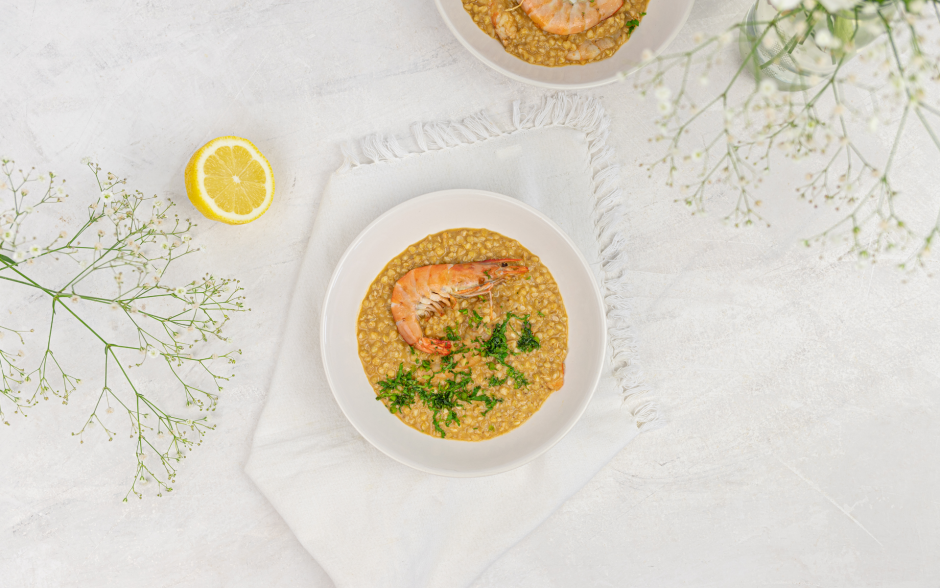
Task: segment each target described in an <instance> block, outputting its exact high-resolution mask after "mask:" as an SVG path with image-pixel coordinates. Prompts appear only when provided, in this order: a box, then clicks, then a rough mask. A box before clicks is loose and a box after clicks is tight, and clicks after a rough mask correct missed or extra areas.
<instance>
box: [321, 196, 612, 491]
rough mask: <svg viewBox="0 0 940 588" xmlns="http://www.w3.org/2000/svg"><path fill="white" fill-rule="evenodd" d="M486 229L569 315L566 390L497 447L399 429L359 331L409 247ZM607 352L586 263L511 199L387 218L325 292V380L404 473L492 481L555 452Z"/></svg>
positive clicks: (449, 201) (356, 247)
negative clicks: (367, 364)
mask: <svg viewBox="0 0 940 588" xmlns="http://www.w3.org/2000/svg"><path fill="white" fill-rule="evenodd" d="M464 227H467V228H486V229H489V230H491V231H496V232H497V233H501V234H503V235H505V236H507V237H512V238H513V239H516V240H517V241H519V242H520V243H522V245H523V246H525V247H526V248H527V249H528V250H529V251H531V252H532V253H534V254H535V255H538V256H539V257H540V258H541V260H542V262H543V263H544V264H545V265H546V266H547V267H548V269H549V270H550V271H551V272H552V275H553V276H554V278H555V281H556V282H557V283H558V287H559V288H560V290H561V295H562V298H563V299H564V302H565V308H566V310H567V312H568V357H567V360H566V362H565V367H566V371H565V385H564V386H563V387H562V388H561V390H558V391H557V392H555V393H554V394H552V395H551V396H550V397H549V399H548V400H547V401H546V402H545V404H544V405H543V406H542V408H541V410H539V411H538V412H536V413H535V414H534V415H533V416H532V417H531V418H530V419H529V420H528V421H526V422H525V423H523V424H522V425H520V426H519V427H518V428H516V429H514V430H512V431H510V432H509V433H506V434H505V435H501V436H499V437H496V438H494V439H490V440H487V441H478V442H466V441H455V440H450V439H440V438H436V437H431V436H430V435H425V434H424V433H420V432H418V431H416V430H414V429H412V428H411V427H409V426H407V425H405V424H404V423H402V422H401V421H399V420H398V417H396V416H395V415H393V414H391V413H390V412H389V411H388V409H387V408H385V405H384V404H382V403H381V402H379V401H378V400H376V399H375V391H374V390H373V389H372V386H371V385H370V384H369V380H368V379H367V378H366V375H365V372H364V371H363V369H362V364H361V363H360V362H359V352H358V345H357V341H356V321H357V319H358V317H359V308H360V305H361V303H362V299H363V297H365V294H366V291H367V290H368V288H369V285H370V284H371V283H372V280H374V279H375V276H377V275H378V273H379V272H380V271H382V269H383V268H384V267H385V265H386V264H387V263H388V262H389V261H391V259H392V258H393V257H395V256H396V255H398V254H399V253H400V252H402V251H404V249H405V248H406V247H408V246H409V245H411V244H412V243H414V242H416V241H419V240H421V239H423V238H424V237H426V236H427V235H430V234H433V233H437V232H440V231H444V230H447V229H456V228H464ZM606 348H607V330H606V328H605V318H604V301H603V299H602V298H601V293H600V290H599V289H598V286H597V282H596V281H595V279H594V274H593V272H592V271H591V269H590V267H588V264H587V261H586V260H585V259H584V257H583V256H582V255H581V253H580V252H579V251H578V249H577V248H576V247H575V245H574V243H573V242H572V241H571V239H569V238H568V236H567V235H565V234H564V233H563V232H562V231H561V229H560V228H558V226H557V225H556V224H555V223H553V222H552V221H551V220H549V219H548V217H546V216H545V215H543V214H542V213H540V212H538V211H537V210H535V209H534V208H532V207H530V206H528V205H526V204H523V203H521V202H519V201H518V200H515V199H513V198H509V197H507V196H501V195H499V194H494V193H492V192H484V191H481V190H446V191H443V192H434V193H432V194H426V195H424V196H419V197H417V198H414V199H412V200H408V201H407V202H404V203H402V204H400V205H398V206H396V207H395V208H393V209H391V210H389V211H388V212H386V213H385V214H383V215H382V216H380V217H379V218H377V219H376V220H375V221H374V222H373V223H372V224H370V225H369V226H368V227H366V229H365V230H364V231H362V233H361V234H360V235H359V236H358V237H356V239H355V240H354V241H353V242H352V244H351V245H350V246H349V248H348V249H347V250H346V252H345V253H344V254H343V257H342V258H341V259H340V261H339V264H338V265H337V266H336V270H335V271H334V272H333V277H332V279H331V280H330V284H329V287H328V289H327V294H326V299H325V300H324V302H323V315H322V317H321V319H320V349H321V350H322V356H323V366H324V368H325V369H326V377H327V380H328V381H329V383H330V388H331V389H332V390H333V395H334V396H335V397H336V402H337V403H338V404H339V406H340V408H341V409H342V411H343V413H344V414H345V415H346V417H347V418H348V419H349V422H351V423H352V425H353V426H354V427H355V428H356V430H358V431H359V433H361V434H362V436H363V437H365V438H366V439H367V440H368V441H369V442H370V443H372V444H373V445H375V447H376V448H378V449H379V450H380V451H382V452H383V453H385V454H386V455H388V456H389V457H391V458H393V459H396V460H398V461H400V462H401V463H403V464H405V465H409V466H411V467H413V468H416V469H419V470H422V471H425V472H429V473H432V474H441V475H446V476H459V477H471V476H488V475H491V474H498V473H500V472H505V471H507V470H511V469H513V468H516V467H519V466H521V465H523V464H524V463H526V462H528V461H530V460H532V459H535V458H536V457H538V456H539V455H541V454H542V453H544V452H545V451H547V450H548V449H549V448H550V447H551V446H552V445H554V444H555V443H557V442H558V441H559V440H560V439H561V438H562V437H564V436H565V434H566V433H567V432H568V431H569V430H571V427H573V426H574V424H575V423H576V422H577V420H578V418H580V417H581V414H582V413H583V412H584V409H585V408H587V405H588V403H589V402H590V400H591V396H593V394H594V389H595V388H596V387H597V382H598V380H599V379H600V375H601V369H602V366H603V363H604V355H605V350H606Z"/></svg>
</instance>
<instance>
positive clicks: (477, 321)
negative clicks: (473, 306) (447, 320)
mask: <svg viewBox="0 0 940 588" xmlns="http://www.w3.org/2000/svg"><path fill="white" fill-rule="evenodd" d="M460 314H465V315H467V323H469V325H470V328H472V329H473V328H476V327H479V326H480V325H482V324H483V317H482V316H480V313H479V312H477V311H476V310H474V311H473V314H470V311H469V310H467V309H466V308H461V309H460Z"/></svg>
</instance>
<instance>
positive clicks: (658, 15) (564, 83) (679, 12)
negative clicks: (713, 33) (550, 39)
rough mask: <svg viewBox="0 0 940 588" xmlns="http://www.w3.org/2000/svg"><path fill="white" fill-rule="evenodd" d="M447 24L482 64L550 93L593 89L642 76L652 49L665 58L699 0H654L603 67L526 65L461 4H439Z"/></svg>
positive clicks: (443, 0) (445, 0) (441, 0)
mask: <svg viewBox="0 0 940 588" xmlns="http://www.w3.org/2000/svg"><path fill="white" fill-rule="evenodd" d="M434 1H435V2H436V3H437V9H438V10H439V11H440V13H441V16H442V17H443V18H444V22H446V23H447V26H448V27H449V28H450V30H451V31H452V32H453V33H454V35H455V36H456V37H457V39H458V40H459V41H460V42H461V43H463V46H464V47H466V48H467V49H469V50H470V53H473V54H474V55H476V56H477V57H478V58H479V59H480V61H482V62H483V63H485V64H486V65H488V66H490V67H492V68H493V69H495V70H496V71H498V72H500V73H502V74H504V75H506V76H509V77H510V78H512V79H514V80H518V81H520V82H525V83H528V84H533V85H535V86H543V87H546V88H558V89H570V88H592V87H594V86H602V85H604V84H609V83H611V82H616V81H617V80H619V79H622V78H623V76H625V75H629V74H631V73H633V72H634V71H636V69H637V68H638V67H639V66H640V63H641V62H642V58H641V54H642V53H643V50H644V49H649V50H650V51H652V52H653V54H654V55H659V53H660V52H662V51H663V49H665V48H666V46H668V45H669V43H671V42H672V40H673V39H674V38H675V37H676V35H677V34H679V29H681V28H682V25H684V24H685V21H686V19H687V18H689V13H690V12H691V11H692V4H693V2H694V0H650V3H649V6H647V8H646V16H644V17H643V20H642V21H640V26H638V27H637V28H636V30H635V31H633V36H632V37H631V38H630V40H629V41H627V42H626V43H625V44H624V46H623V47H621V48H620V50H618V51H617V52H616V53H614V55H613V56H611V57H610V58H609V59H605V60H603V61H598V62H597V63H589V64H587V65H569V66H566V67H542V66H539V65H532V64H530V63H526V62H525V61H522V60H521V59H519V58H518V57H515V56H513V55H511V54H509V53H506V51H505V50H504V49H503V46H502V44H501V43H500V42H499V41H497V40H496V39H494V38H492V37H490V36H489V35H487V34H486V33H484V32H483V31H481V30H480V28H479V27H478V26H477V25H476V23H474V22H473V19H472V18H470V15H469V14H467V11H466V10H464V8H463V3H462V2H461V1H460V0H434Z"/></svg>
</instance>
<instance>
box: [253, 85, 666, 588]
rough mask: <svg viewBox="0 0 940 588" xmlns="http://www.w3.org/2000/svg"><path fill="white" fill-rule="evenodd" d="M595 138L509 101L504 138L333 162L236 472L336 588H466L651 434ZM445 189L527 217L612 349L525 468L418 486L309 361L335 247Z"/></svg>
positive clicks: (579, 104) (600, 120) (575, 105)
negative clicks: (576, 285)
mask: <svg viewBox="0 0 940 588" xmlns="http://www.w3.org/2000/svg"><path fill="white" fill-rule="evenodd" d="M607 128H608V121H607V117H606V114H605V113H604V111H603V109H602V108H601V106H600V104H599V103H598V102H597V101H596V100H595V99H592V98H584V97H577V96H565V95H562V96H555V97H550V98H547V99H545V100H544V101H543V102H542V103H541V104H540V105H538V106H537V107H535V108H532V109H531V110H529V111H528V112H524V111H523V109H522V108H520V106H519V104H518V103H516V104H515V105H514V108H513V116H512V121H511V127H510V131H508V132H504V131H503V130H501V129H500V128H499V127H498V126H497V125H495V124H494V123H492V122H490V120H489V119H488V118H487V117H486V116H484V115H482V114H478V115H476V116H473V117H470V118H468V119H466V120H464V121H461V122H455V123H432V124H416V125H414V126H413V127H412V130H413V133H414V142H415V144H416V146H417V148H418V153H410V152H409V151H408V150H406V149H405V148H403V147H402V146H401V143H399V142H398V141H397V140H396V139H395V138H383V137H371V138H369V139H366V140H365V141H363V143H362V146H361V148H362V152H363V153H364V154H365V156H366V157H367V158H368V159H370V160H371V163H365V164H361V163H359V161H358V158H357V157H356V156H355V155H354V153H353V149H352V148H350V147H347V148H345V149H344V153H345V154H346V156H347V157H346V163H345V164H344V166H343V168H341V169H340V170H339V171H338V172H337V173H336V174H334V175H333V177H332V178H331V180H330V182H329V184H328V186H327V187H326V191H325V193H324V195H323V198H322V202H321V204H320V208H319V211H318V212H317V217H316V221H315V223H314V228H313V234H312V236H311V238H310V243H309V245H308V247H307V252H306V255H305V257H304V260H303V263H302V266H301V269H300V276H299V278H298V281H297V285H296V287H295V290H294V294H293V300H292V301H291V306H290V315H289V320H288V324H287V327H286V332H285V336H284V342H283V344H282V346H281V353H280V356H279V359H278V363H277V366H276V367H275V370H274V375H273V377H272V380H271V386H270V388H269V390H268V401H267V405H266V406H265V409H264V412H263V413H262V415H261V418H260V422H259V423H258V429H257V431H256V432H255V438H254V442H253V446H252V450H251V455H250V457H249V460H248V464H247V465H246V468H245V469H246V471H247V473H248V475H249V476H250V477H251V478H252V479H253V480H254V482H255V483H256V484H257V485H258V487H259V488H260V489H261V491H262V492H263V493H264V494H265V496H267V498H268V499H269V500H270V501H271V503H272V504H273V505H274V507H275V508H276V509H277V510H278V512H279V513H280V514H281V515H282V516H283V517H284V520H285V521H286V522H287V524H288V525H289V526H290V528H291V529H292V530H293V531H294V533H295V534H296V535H297V538H298V539H299V540H300V542H301V543H302V544H303V545H304V547H305V548H306V549H307V550H308V551H309V552H310V553H311V555H313V557H315V558H316V560H317V561H318V562H319V563H320V565H321V566H322V567H323V569H324V570H326V572H327V573H328V574H329V575H330V577H331V578H332V579H333V581H334V582H335V584H336V585H337V586H338V587H340V588H346V587H360V586H361V587H369V588H372V587H376V586H383V587H399V586H400V587H408V588H411V587H417V586H434V587H440V586H455V587H462V586H466V585H468V584H470V583H471V582H472V581H473V580H474V579H475V578H476V577H477V576H479V575H480V574H481V573H482V572H483V571H484V570H485V569H486V568H487V567H488V566H489V565H490V564H491V563H492V562H494V561H495V560H496V559H497V558H498V557H499V556H500V555H501V554H502V553H504V552H505V551H506V550H507V549H509V548H510V547H511V546H512V545H514V544H515V543H516V542H518V541H519V540H520V539H522V538H523V537H524V536H525V535H526V534H528V533H529V532H530V531H531V530H532V529H534V528H535V527H536V526H537V525H539V524H540V523H541V522H542V521H544V520H545V519H546V518H547V517H548V516H549V515H550V514H551V513H552V512H553V511H554V510H555V509H557V508H558V507H559V506H560V505H561V504H562V502H564V501H565V500H566V499H567V498H568V497H570V496H571V495H572V494H574V493H575V492H576V491H577V490H578V489H580V488H581V487H582V486H583V485H584V484H585V483H587V481H588V480H590V479H591V477H593V476H594V474H595V473H596V472H597V471H598V470H599V469H600V468H601V467H603V466H604V464H606V463H607V462H608V461H610V459H611V458H612V457H613V456H614V454H616V453H617V452H618V451H620V450H621V449H622V448H623V447H624V446H625V445H626V444H627V443H628V442H629V441H630V440H631V439H632V438H633V437H634V436H636V435H637V433H638V429H639V427H643V426H647V425H649V424H651V423H655V422H657V420H658V417H657V413H656V409H655V406H654V405H653V403H652V402H651V401H649V399H647V398H645V395H642V394H643V388H642V386H641V385H640V383H639V378H640V376H639V374H638V371H637V369H636V366H635V365H634V363H633V353H634V342H633V339H632V336H631V334H630V325H629V311H628V308H627V303H628V301H627V300H626V298H625V297H624V296H623V295H622V294H621V293H620V291H619V285H620V278H619V270H618V267H619V264H620V263H621V261H622V259H623V248H624V244H625V239H624V238H623V237H622V235H620V233H619V232H618V230H619V220H620V219H622V218H623V214H624V210H623V209H624V204H623V193H622V192H621V191H620V189H619V186H618V183H619V178H618V169H617V166H615V165H613V164H612V163H611V161H610V160H611V158H612V156H613V153H612V152H611V150H610V149H609V148H607V147H606V146H605V139H606V137H607V132H608V131H607ZM448 188H478V189H482V190H490V191H493V192H498V193H501V194H506V195H508V196H512V197H515V198H518V199H520V200H522V201H523V202H526V203H528V204H530V205H532V206H534V207H535V208H537V209H539V210H541V211H542V212H544V213H545V214H547V215H548V216H549V217H551V218H552V219H553V220H554V221H555V222H556V223H558V224H559V225H560V226H561V227H562V229H564V230H565V231H566V232H567V233H568V235H569V236H570V237H571V238H572V239H573V240H574V242H575V243H576V244H577V245H578V247H579V248H580V249H581V252H582V253H583V254H584V256H585V257H586V258H587V259H588V261H590V262H591V264H592V267H594V268H595V269H596V271H597V272H598V276H599V277H600V278H602V280H603V281H602V283H603V284H604V286H605V288H606V292H605V299H606V301H607V304H608V328H609V329H610V341H611V349H610V350H609V351H608V356H607V361H606V363H605V371H604V376H603V377H602V379H601V382H600V384H599V387H598V389H597V391H596V393H595V396H594V398H593V400H592V401H591V403H590V405H589V406H588V408H587V411H586V412H585V413H584V416H583V417H582V418H581V420H580V421H579V422H578V423H577V425H576V426H575V427H574V428H573V429H572V430H571V432H570V433H568V435H567V436H566V437H565V438H564V439H563V440H562V441H561V442H559V443H558V444H557V445H556V446H555V447H553V448H552V449H550V450H549V451H548V452H547V453H545V454H544V455H542V456H541V457H539V458H538V459H536V460H535V461H533V462H530V463H529V464H527V465H525V466H523V467H520V468H517V469H516V470H513V471H510V472H506V473H503V474H499V475H496V476H490V477H485V478H471V479H459V478H447V477H441V476H435V475H431V474H426V473H423V472H419V471H417V470H413V469H411V468H409V467H407V466H404V465H402V464H399V463H398V462H396V461H394V460H392V459H391V458H389V457H386V456H385V455H384V454H382V453H380V452H379V451H378V450H377V449H375V448H374V447H372V446H371V445H370V444H369V443H368V442H367V441H366V440H364V439H363V438H362V437H360V436H359V434H358V433H357V432H356V431H355V429H354V428H353V427H352V425H350V424H349V422H348V421H347V420H346V417H345V416H344V415H343V414H342V412H341V411H340V410H339V407H338V406H337V405H336V402H335V401H334V399H333V395H332V393H331V391H330V389H329V386H328V384H327V382H326V379H325V376H324V372H323V367H322V365H321V362H320V350H319V334H318V329H319V316H320V309H321V304H322V302H323V297H324V294H325V290H326V287H327V283H328V281H329V279H330V276H331V275H332V273H333V269H334V267H335V265H336V263H337V261H338V260H339V258H340V256H341V255H342V253H343V252H344V251H345V249H346V247H347V246H348V245H349V243H350V242H351V241H352V240H353V239H354V238H355V237H356V236H357V235H358V234H359V232H360V231H361V230H362V229H363V228H365V227H366V226H367V225H368V224H369V223H370V222H371V221H372V220H374V219H375V218H376V217H377V216H379V215H380V214H382V213H383V212H385V211H386V210H388V209H389V208H392V207H393V206H395V205H397V204H399V203H401V202H403V201H405V200H408V199H410V198H413V197H415V196H419V195H421V194H425V193H427V192H433V191H437V190H443V189H448ZM393 253H394V252H393ZM392 418H393V417H392Z"/></svg>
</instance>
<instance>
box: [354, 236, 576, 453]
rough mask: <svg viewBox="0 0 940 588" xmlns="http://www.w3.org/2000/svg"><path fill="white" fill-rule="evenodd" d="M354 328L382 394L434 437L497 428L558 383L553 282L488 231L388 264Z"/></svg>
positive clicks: (510, 423) (432, 244) (435, 239)
mask: <svg viewBox="0 0 940 588" xmlns="http://www.w3.org/2000/svg"><path fill="white" fill-rule="evenodd" d="M484 260H488V261H484ZM425 317H427V318H425ZM419 318H420V319H421V321H420V323H419V322H418V319H419ZM396 319H397V324H396ZM356 335H357V340H358V347H359V359H360V360H361V362H362V367H363V369H364V370H365V373H366V376H367V377H368V379H369V383H370V384H371V385H372V387H373V390H374V391H375V393H376V398H377V400H379V401H381V402H382V403H383V404H384V405H385V406H386V407H387V408H388V410H389V411H390V412H391V413H392V414H394V415H395V416H397V417H398V418H399V419H400V420H401V421H402V422H403V423H405V424H406V425H408V426H409V427H412V428H414V429H417V430H418V431H421V432H422V433H426V434H428V435H432V436H435V437H443V438H446V439H454V440H460V441H482V440H486V439H490V438H493V437H497V436H499V435H502V434H504V433H506V432H508V431H511V430H513V429H515V428H516V427H518V426H520V425H522V424H523V423H525V422H526V421H527V420H528V419H529V418H530V417H531V416H532V415H533V414H534V413H535V412H536V411H538V410H539V408H541V406H542V404H543V403H544V402H545V401H546V400H547V399H548V397H549V396H550V395H551V394H552V393H553V392H555V391H556V390H558V389H560V388H561V387H562V385H563V384H564V371H565V365H564V362H565V357H566V355H567V353H568V316H567V314H566V312H565V305H564V302H563V301H562V297H561V293H560V292H559V289H558V284H556V283H555V280H554V278H553V277H552V274H551V273H550V272H549V270H548V268H547V267H545V265H544V264H542V263H541V261H540V260H539V258H538V257H537V256H535V255H533V254H532V253H531V252H530V251H529V250H528V249H526V248H525V247H523V246H522V244H520V243H519V242H518V241H516V240H514V239H510V238H509V237H505V236H503V235H500V234H499V233H495V232H493V231H489V230H487V229H470V228H460V229H450V230H446V231H442V232H439V233H436V234H433V235H429V236H427V237H425V238H424V239H421V240H420V241H418V242H417V243H414V244H412V245H411V246H409V247H408V248H407V249H405V251H403V252H402V253H401V254H399V255H398V256H396V257H395V258H394V259H392V260H391V261H390V262H389V263H388V265H386V266H385V268H384V269H383V270H382V271H381V272H380V273H379V275H378V276H377V277H376V278H375V280H374V281H373V282H372V284H371V285H370V287H369V289H368V292H367V293H366V296H365V299H364V300H363V301H362V306H361V310H360V313H359V320H358V325H357V334H356Z"/></svg>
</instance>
